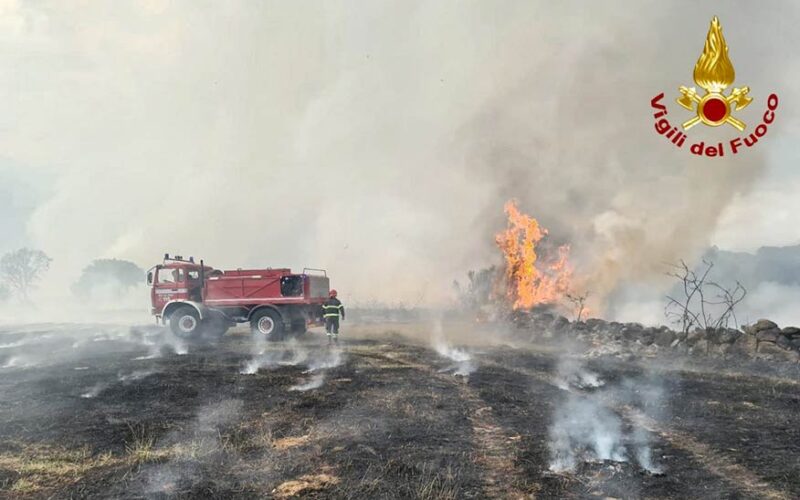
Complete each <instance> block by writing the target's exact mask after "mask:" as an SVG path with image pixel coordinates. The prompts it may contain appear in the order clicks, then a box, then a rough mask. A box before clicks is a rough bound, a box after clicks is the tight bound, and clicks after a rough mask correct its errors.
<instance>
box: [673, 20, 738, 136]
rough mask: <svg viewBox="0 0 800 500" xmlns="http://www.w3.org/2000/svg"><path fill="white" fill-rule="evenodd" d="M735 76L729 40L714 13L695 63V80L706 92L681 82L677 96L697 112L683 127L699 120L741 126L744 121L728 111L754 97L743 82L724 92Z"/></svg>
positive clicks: (688, 127)
mask: <svg viewBox="0 0 800 500" xmlns="http://www.w3.org/2000/svg"><path fill="white" fill-rule="evenodd" d="M735 76H736V72H735V71H734V69H733V64H732V63H731V60H730V59H728V44H726V43H725V38H724V37H723V36H722V26H721V25H720V23H719V19H717V16H714V18H713V19H712V20H711V27H710V28H709V29H708V35H707V36H706V44H705V46H704V47H703V53H702V54H701V55H700V59H698V60H697V64H695V65H694V81H695V83H696V84H697V85H699V86H700V87H702V88H703V89H705V91H706V94H705V95H704V96H699V95H697V90H696V89H695V88H694V87H691V88H687V87H684V86H682V85H681V87H680V89H679V90H680V92H681V94H682V97H679V98H678V99H677V102H678V104H680V105H681V106H683V107H684V108H686V109H688V110H689V111H696V112H697V116H695V117H693V118H692V119H690V120H688V121H686V122H685V123H684V124H683V129H684V130H688V129H690V128H692V127H694V126H695V125H697V124H698V123H700V122H703V123H705V124H706V125H709V126H711V127H718V126H720V125H722V124H723V123H730V124H731V125H733V126H734V127H736V128H737V129H739V131H743V130H744V128H745V124H744V122H742V121H741V120H738V119H736V118H734V117H733V116H731V112H732V111H739V110H740V109H743V108H745V107H746V106H747V105H748V104H750V103H751V102H752V101H753V98H752V97H747V93H748V92H750V87H746V86H745V87H741V88H734V89H733V90H732V91H731V93H730V95H727V96H726V95H725V94H724V91H725V89H726V88H728V86H729V85H730V84H732V83H733V79H734V77H735Z"/></svg>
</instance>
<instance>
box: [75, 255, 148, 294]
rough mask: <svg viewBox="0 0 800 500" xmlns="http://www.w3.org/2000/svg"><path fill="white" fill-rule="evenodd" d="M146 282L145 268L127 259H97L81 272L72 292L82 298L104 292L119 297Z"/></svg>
mask: <svg viewBox="0 0 800 500" xmlns="http://www.w3.org/2000/svg"><path fill="white" fill-rule="evenodd" d="M143 282H144V270H142V268H140V267H139V266H137V265H136V264H134V263H133V262H130V261H127V260H119V259H96V260H93V261H92V262H91V264H89V265H88V266H87V267H86V268H85V269H84V270H83V272H82V273H81V276H80V278H79V279H78V281H76V282H75V284H74V285H72V293H74V294H75V295H76V296H78V297H81V298H86V297H90V296H91V295H92V294H93V293H102V294H104V295H107V296H109V297H111V298H119V297H121V296H122V295H124V294H125V293H126V292H127V291H128V290H130V289H131V288H132V287H134V286H137V285H141V284H142V283H143Z"/></svg>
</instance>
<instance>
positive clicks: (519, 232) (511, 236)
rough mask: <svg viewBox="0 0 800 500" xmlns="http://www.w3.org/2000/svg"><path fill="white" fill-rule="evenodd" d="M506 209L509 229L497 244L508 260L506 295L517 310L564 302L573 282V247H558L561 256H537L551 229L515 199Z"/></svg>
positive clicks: (544, 253)
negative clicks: (571, 254) (540, 223)
mask: <svg viewBox="0 0 800 500" xmlns="http://www.w3.org/2000/svg"><path fill="white" fill-rule="evenodd" d="M504 209H505V212H506V215H507V216H508V227H507V229H506V230H505V231H503V232H501V233H499V234H498V235H497V236H496V237H495V241H496V242H497V246H498V247H500V250H502V251H503V256H504V257H505V261H506V271H505V275H506V287H507V290H506V294H507V296H508V298H509V300H510V301H511V302H512V303H513V307H514V309H530V308H532V307H533V306H536V305H538V304H555V303H558V302H560V301H561V300H562V299H563V298H564V295H565V294H566V293H567V292H568V291H569V288H570V282H571V279H572V267H571V266H570V265H569V245H563V246H560V247H558V254H557V255H547V252H542V253H543V255H541V256H539V255H537V253H536V252H537V245H539V243H540V242H541V241H542V239H543V238H544V237H545V236H547V229H545V228H543V227H541V226H539V222H538V221H537V220H536V219H534V218H533V217H531V216H529V215H526V214H523V213H522V212H520V211H519V208H517V203H516V201H515V200H510V201H508V202H506V204H505V207H504Z"/></svg>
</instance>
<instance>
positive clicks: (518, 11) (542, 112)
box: [0, 0, 800, 304]
mask: <svg viewBox="0 0 800 500" xmlns="http://www.w3.org/2000/svg"><path fill="white" fill-rule="evenodd" d="M714 14H717V15H719V16H720V18H721V20H722V24H723V28H724V33H725V36H726V38H727V41H728V44H729V45H730V57H731V59H732V61H733V64H734V66H735V68H736V71H737V79H736V82H735V84H734V85H737V86H741V85H749V86H750V87H751V89H752V90H751V95H752V96H753V97H754V99H755V100H754V102H753V104H752V105H751V106H750V107H749V108H748V109H746V110H744V111H742V112H741V113H739V117H740V118H742V119H743V120H745V121H746V122H747V123H748V126H749V127H750V128H749V129H748V130H752V127H754V126H755V125H756V124H757V123H758V120H759V117H760V115H761V113H763V110H764V109H765V105H766V96H767V95H768V94H769V93H770V92H777V93H778V94H779V95H780V98H781V101H780V108H779V110H778V112H777V115H778V117H777V120H776V123H775V124H774V125H773V126H772V127H770V130H769V133H768V135H767V136H766V138H765V139H764V140H763V142H762V143H760V144H758V147H757V148H754V149H753V150H750V151H745V152H744V154H742V155H741V157H740V158H727V159H723V160H719V159H718V160H716V161H714V160H697V159H695V158H691V157H690V155H689V154H688V151H677V150H675V149H674V148H672V147H671V146H670V145H669V144H668V143H667V142H666V141H665V140H664V139H663V138H661V137H659V136H657V134H655V132H654V131H653V130H652V127H653V119H652V113H651V109H650V106H649V100H650V98H651V97H653V96H654V95H656V94H657V93H658V92H661V91H664V92H666V94H667V97H666V98H665V100H666V101H668V102H669V103H673V101H674V98H675V97H676V96H677V87H678V86H679V85H693V82H692V80H691V77H692V68H693V66H694V63H695V61H696V59H697V57H698V56H699V54H700V50H701V49H702V45H703V41H704V38H705V34H706V31H707V29H708V22H709V20H710V18H711V16H712V15H714ZM798 21H800V16H798V7H797V6H796V4H795V3H794V2H770V3H768V4H764V5H759V7H758V9H756V8H755V7H754V4H753V3H752V2H728V3H726V2H715V3H714V6H713V8H712V7H710V6H707V5H703V4H699V3H697V2H655V1H651V2H642V1H636V2H634V1H630V2H602V3H600V2H530V1H524V2H523V1H520V2H493V1H482V2H476V1H436V2H433V1H431V2H413V1H408V0H403V1H395V2H390V1H375V2H372V1H370V2H365V1H361V2H331V1H326V2H290V1H283V2H257V1H241V2H203V1H185V2H180V1H176V2H170V1H161V0H149V1H138V2H125V1H113V2H112V1H108V2H95V1H92V2H87V1H75V2H68V1H26V2H23V1H14V0H0V102H2V103H3V109H2V113H0V183H2V184H1V185H0V195H1V196H2V198H0V234H2V236H1V237H0V238H1V239H0V251H6V250H9V249H11V248H14V247H17V246H20V245H22V244H27V245H32V246H35V247H38V248H42V249H44V250H45V251H46V252H47V253H49V254H50V255H51V256H52V257H53V258H54V259H55V260H54V262H53V270H52V273H53V277H54V278H55V279H57V280H58V281H59V282H62V283H64V284H65V285H66V284H68V283H70V282H71V281H73V280H74V279H75V278H76V277H77V275H78V273H79V272H80V269H81V268H82V267H84V266H85V265H86V264H87V263H88V262H89V261H90V260H91V259H93V258H97V257H115V258H124V259H130V260H133V261H135V262H137V263H138V264H139V265H141V266H142V267H149V266H150V265H153V264H156V263H158V260H159V258H160V256H161V255H163V253H164V252H166V251H170V252H177V253H182V254H184V255H190V254H191V255H195V256H197V257H201V256H202V257H203V258H205V259H206V261H207V262H209V263H210V264H212V265H215V266H218V267H238V266H281V265H289V266H293V267H296V268H301V267H303V266H304V265H308V266H313V267H326V268H328V269H329V271H330V272H331V274H332V276H333V277H334V285H335V286H337V287H338V288H339V289H341V290H342V291H343V295H344V297H345V298H351V299H352V300H360V301H368V300H381V301H387V302H394V301H403V302H405V303H407V304H411V303H417V302H425V301H441V300H442V299H443V298H445V297H446V296H447V292H448V288H449V284H450V283H451V281H452V279H453V278H458V277H460V276H463V274H464V273H465V272H466V270H467V269H470V268H475V267H479V266H483V265H487V264H490V263H493V262H499V258H498V255H497V251H496V249H495V247H494V240H493V234H494V233H495V232H496V231H498V230H499V229H501V228H502V227H503V215H502V205H503V202H504V201H505V200H506V199H507V198H510V197H516V198H518V199H519V200H520V206H521V208H522V209H523V210H525V211H527V212H530V213H532V214H533V215H535V216H537V217H538V218H540V219H541V222H542V224H543V225H544V226H546V227H550V228H551V230H552V231H551V234H552V237H553V238H554V239H557V240H562V241H570V242H571V243H572V246H573V252H574V253H575V259H576V262H577V263H578V264H579V265H580V266H582V271H583V274H584V275H585V276H590V277H591V281H592V285H591V286H593V287H594V288H596V289H598V290H600V291H601V293H605V292H608V291H610V290H613V289H614V288H615V287H616V286H617V285H618V284H619V283H621V282H626V281H630V280H638V279H642V280H647V279H649V277H651V276H652V275H655V274H659V273H658V271H657V266H658V265H662V264H663V262H664V261H669V260H672V259H674V258H678V257H682V256H686V257H690V256H691V255H692V254H693V252H696V251H698V250H699V249H701V248H704V247H705V246H706V245H708V244H711V243H716V244H718V245H720V246H722V247H725V248H732V249H748V250H749V249H754V248H757V247H758V246H760V245H765V244H767V245H783V244H795V243H800V229H798V228H800V225H799V224H798V217H797V215H796V213H797V212H796V208H795V205H796V200H797V199H798V194H800V171H798V168H797V165H798V164H800V158H798V156H799V154H798V152H797V149H796V147H795V143H796V139H797V136H798V121H797V113H796V106H795V102H797V99H796V97H797V95H798V92H797V90H796V89H797V86H796V82H797V81H798V80H797V77H798V76H800V71H798V69H800V64H798V63H800V60H798V57H797V55H796V54H797V51H796V49H797V47H798V45H799V44H800V31H799V30H797V26H796V25H797V22H798ZM669 118H670V119H671V120H672V121H673V123H675V124H677V123H679V122H681V121H683V120H685V119H686V118H687V116H686V112H685V111H682V110H681V109H680V108H679V107H677V105H674V104H670V115H669ZM693 132H696V133H695V134H694V135H693V137H697V138H699V137H704V138H705V137H708V138H710V140H717V139H716V138H719V140H725V139H730V138H732V137H735V136H736V135H737V132H736V131H735V130H734V129H732V128H730V127H727V128H725V129H722V128H721V129H715V130H711V131H703V130H700V127H697V128H696V129H695V130H693Z"/></svg>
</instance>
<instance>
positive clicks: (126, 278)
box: [0, 248, 145, 302]
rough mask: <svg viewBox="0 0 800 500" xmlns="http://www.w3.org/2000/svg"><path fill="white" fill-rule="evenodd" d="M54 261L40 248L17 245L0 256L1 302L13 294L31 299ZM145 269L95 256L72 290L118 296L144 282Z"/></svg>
mask: <svg viewBox="0 0 800 500" xmlns="http://www.w3.org/2000/svg"><path fill="white" fill-rule="evenodd" d="M52 261H53V259H52V258H50V256H49V255H47V254H46V253H45V252H43V251H42V250H37V249H32V248H20V249H18V250H14V251H11V252H8V253H6V254H4V255H3V256H2V257H1V258H0V302H6V301H8V300H10V299H11V298H12V297H15V298H17V299H18V300H20V301H21V302H30V301H31V293H32V292H33V291H34V290H35V289H36V288H37V287H39V286H40V285H41V283H42V281H43V279H44V277H45V275H46V274H47V271H49V270H50V263H51V262H52ZM144 274H145V273H144V270H142V269H141V268H140V267H139V266H137V265H136V264H134V263H133V262H130V261H127V260H120V259H95V260H93V261H92V262H91V263H90V264H89V265H88V266H86V267H85V268H84V269H83V271H82V272H81V275H80V278H79V279H78V280H77V281H76V282H75V283H74V284H73V285H72V287H71V291H72V293H73V294H74V295H75V296H76V297H78V298H89V297H91V295H92V293H94V292H96V291H97V292H101V293H103V294H105V295H106V296H110V297H111V298H114V297H120V296H122V295H123V294H124V293H126V292H127V291H128V290H130V289H131V288H133V287H135V286H137V285H139V284H141V283H143V282H144Z"/></svg>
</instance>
